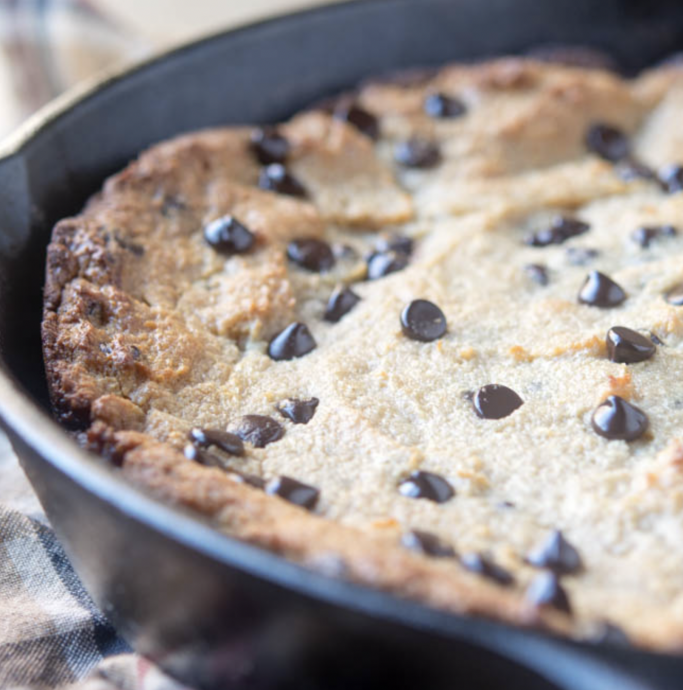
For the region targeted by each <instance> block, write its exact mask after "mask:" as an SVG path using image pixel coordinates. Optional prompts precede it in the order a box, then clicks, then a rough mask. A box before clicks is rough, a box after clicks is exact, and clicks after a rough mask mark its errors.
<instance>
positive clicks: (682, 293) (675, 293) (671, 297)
mask: <svg viewBox="0 0 683 690" xmlns="http://www.w3.org/2000/svg"><path fill="white" fill-rule="evenodd" d="M664 299H665V300H666V301H667V302H668V303H669V304H673V305H674V307H683V283H679V284H678V285H675V286H674V287H672V288H671V290H669V291H668V292H667V293H666V294H665V295H664Z"/></svg>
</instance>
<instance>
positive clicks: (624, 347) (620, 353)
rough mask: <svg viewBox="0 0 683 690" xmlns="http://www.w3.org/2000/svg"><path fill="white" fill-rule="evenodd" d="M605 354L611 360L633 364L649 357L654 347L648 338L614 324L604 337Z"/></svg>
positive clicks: (654, 349) (653, 351)
mask: <svg viewBox="0 0 683 690" xmlns="http://www.w3.org/2000/svg"><path fill="white" fill-rule="evenodd" d="M605 344H606V345H607V356H608V358H609V360H610V361H611V362H617V363H619V364H635V363H636V362H644V361H645V360H646V359H650V357H652V355H654V353H655V351H656V349H657V348H656V347H655V345H654V343H653V342H652V340H651V339H650V338H646V337H645V336H644V335H642V333H638V331H633V330H631V329H630V328H626V327H624V326H614V327H613V328H610V329H609V331H607V337H606V338H605Z"/></svg>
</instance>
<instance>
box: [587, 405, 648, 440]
mask: <svg viewBox="0 0 683 690" xmlns="http://www.w3.org/2000/svg"><path fill="white" fill-rule="evenodd" d="M592 424H593V429H594V431H595V432H596V433H597V434H598V435H600V436H603V437H604V438H606V439H609V440H610V441H614V440H618V441H635V440H636V439H637V438H640V437H641V436H642V435H643V434H644V433H645V432H646V431H647V427H648V425H649V422H648V418H647V415H646V414H645V413H644V412H643V411H642V410H641V409H640V408H639V407H636V406H635V405H632V404H631V403H630V402H627V401H626V400H624V399H623V398H620V397H619V396H618V395H610V396H609V397H608V398H607V399H606V400H605V401H604V402H603V403H601V404H600V405H599V406H598V407H597V408H596V410H595V412H594V413H593V418H592Z"/></svg>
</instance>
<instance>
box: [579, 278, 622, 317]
mask: <svg viewBox="0 0 683 690" xmlns="http://www.w3.org/2000/svg"><path fill="white" fill-rule="evenodd" d="M625 299H626V293H625V292H624V290H623V288H622V287H621V286H620V285H617V283H615V282H614V281H613V280H612V279H611V278H610V277H609V276H606V275H605V274H604V273H600V271H591V272H590V273H589V274H588V276H587V277H586V280H585V282H584V284H583V286H582V287H581V290H579V302H581V304H588V305H590V306H591V307H600V308H601V309H608V308H610V307H617V306H619V305H620V304H621V303H622V302H623V301H624V300H625Z"/></svg>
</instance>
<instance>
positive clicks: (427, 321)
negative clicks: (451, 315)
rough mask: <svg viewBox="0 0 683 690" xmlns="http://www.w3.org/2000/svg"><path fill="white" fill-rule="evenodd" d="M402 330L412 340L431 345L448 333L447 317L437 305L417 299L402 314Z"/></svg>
mask: <svg viewBox="0 0 683 690" xmlns="http://www.w3.org/2000/svg"><path fill="white" fill-rule="evenodd" d="M401 330H402V331H403V334H404V335H405V336H407V337H408V338H410V339H411V340H420V341H421V342H423V343H430V342H432V341H433V340H438V339H439V338H441V337H442V336H443V335H444V333H445V332H446V317H445V316H444V313H443V312H442V311H441V309H439V307H437V306H436V304H433V303H432V302H429V301H427V300H426V299H416V300H414V301H412V302H411V303H410V304H409V305H408V306H407V307H406V308H405V309H404V310H403V311H402V312H401Z"/></svg>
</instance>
